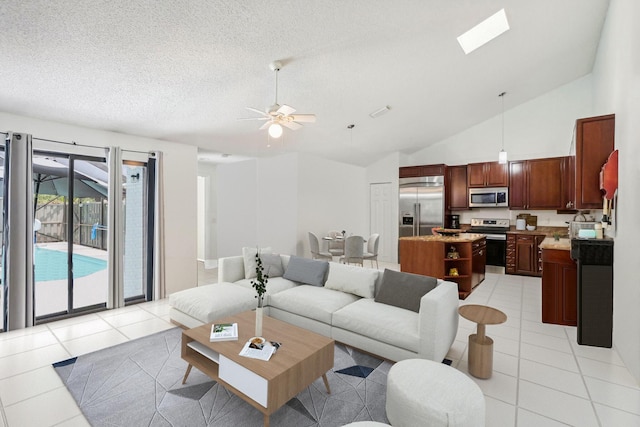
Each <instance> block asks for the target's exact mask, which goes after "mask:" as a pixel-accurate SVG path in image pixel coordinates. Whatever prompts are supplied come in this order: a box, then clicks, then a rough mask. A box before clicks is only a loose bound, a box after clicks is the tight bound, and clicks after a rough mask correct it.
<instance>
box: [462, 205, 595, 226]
mask: <svg viewBox="0 0 640 427" xmlns="http://www.w3.org/2000/svg"><path fill="white" fill-rule="evenodd" d="M584 212H586V211H584ZM454 213H456V214H458V215H460V223H461V224H469V223H470V222H471V218H508V219H509V222H510V224H511V225H515V224H516V218H517V216H518V214H521V213H528V214H531V215H536V216H537V217H538V226H540V227H542V226H550V227H566V226H567V222H569V221H573V217H574V214H557V213H556V211H536V210H509V209H507V208H484V209H483V208H477V209H470V210H467V211H456V212H454ZM584 215H585V217H586V220H587V221H600V219H602V211H596V210H592V211H590V212H589V213H585V214H584Z"/></svg>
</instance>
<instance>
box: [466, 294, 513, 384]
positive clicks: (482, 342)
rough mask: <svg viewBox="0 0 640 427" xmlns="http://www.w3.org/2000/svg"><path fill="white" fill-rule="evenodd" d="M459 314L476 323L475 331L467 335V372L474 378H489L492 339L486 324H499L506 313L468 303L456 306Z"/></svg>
mask: <svg viewBox="0 0 640 427" xmlns="http://www.w3.org/2000/svg"><path fill="white" fill-rule="evenodd" d="M458 313H460V316H462V317H464V318H465V319H467V320H471V321H472V322H476V323H477V324H478V329H477V333H475V334H471V335H469V373H470V374H471V375H473V376H474V377H476V378H482V379H487V378H491V374H492V372H493V340H492V339H491V338H489V337H488V336H487V335H486V333H485V329H486V325H499V324H500V323H504V322H506V321H507V315H506V314H504V313H503V312H501V311H500V310H497V309H495V308H491V307H487V306H485V305H475V304H468V305H462V306H460V307H459V308H458Z"/></svg>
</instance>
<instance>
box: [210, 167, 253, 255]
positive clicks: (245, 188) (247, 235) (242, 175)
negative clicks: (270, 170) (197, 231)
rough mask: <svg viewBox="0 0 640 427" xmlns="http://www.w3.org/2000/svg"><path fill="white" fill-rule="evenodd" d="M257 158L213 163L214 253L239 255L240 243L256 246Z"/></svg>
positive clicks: (241, 245)
mask: <svg viewBox="0 0 640 427" xmlns="http://www.w3.org/2000/svg"><path fill="white" fill-rule="evenodd" d="M257 176H258V171H257V161H256V160H247V161H245V162H237V163H228V164H221V165H218V167H217V182H216V192H217V199H218V209H217V212H218V257H225V256H233V255H239V254H240V253H241V249H242V248H243V247H244V246H251V247H253V246H257V245H260V242H258V241H257V237H258V234H257V220H256V215H257V213H256V209H257V207H258V201H257V194H258V188H257Z"/></svg>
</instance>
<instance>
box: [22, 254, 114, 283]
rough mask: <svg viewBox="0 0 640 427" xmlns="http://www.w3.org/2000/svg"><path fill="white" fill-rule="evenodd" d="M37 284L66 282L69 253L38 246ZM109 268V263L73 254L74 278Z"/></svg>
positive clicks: (35, 256) (36, 257)
mask: <svg viewBox="0 0 640 427" xmlns="http://www.w3.org/2000/svg"><path fill="white" fill-rule="evenodd" d="M34 263H35V270H36V276H35V281H36V282H46V281H49V280H65V279H66V278H67V252H62V251H54V250H52V249H44V248H41V247H38V246H36V250H35V253H34ZM106 268H107V261H105V260H101V259H97V258H92V257H88V256H85V255H78V254H73V277H74V278H78V277H84V276H88V275H90V274H93V273H96V272H98V271H100V270H105V269H106Z"/></svg>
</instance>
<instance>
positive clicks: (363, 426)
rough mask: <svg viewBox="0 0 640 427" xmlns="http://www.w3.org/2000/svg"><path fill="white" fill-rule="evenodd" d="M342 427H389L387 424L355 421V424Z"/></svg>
mask: <svg viewBox="0 0 640 427" xmlns="http://www.w3.org/2000/svg"><path fill="white" fill-rule="evenodd" d="M342 427H391V426H390V425H389V424H382V423H379V422H377V421H357V422H355V423H349V424H345V425H344V426H342Z"/></svg>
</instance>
